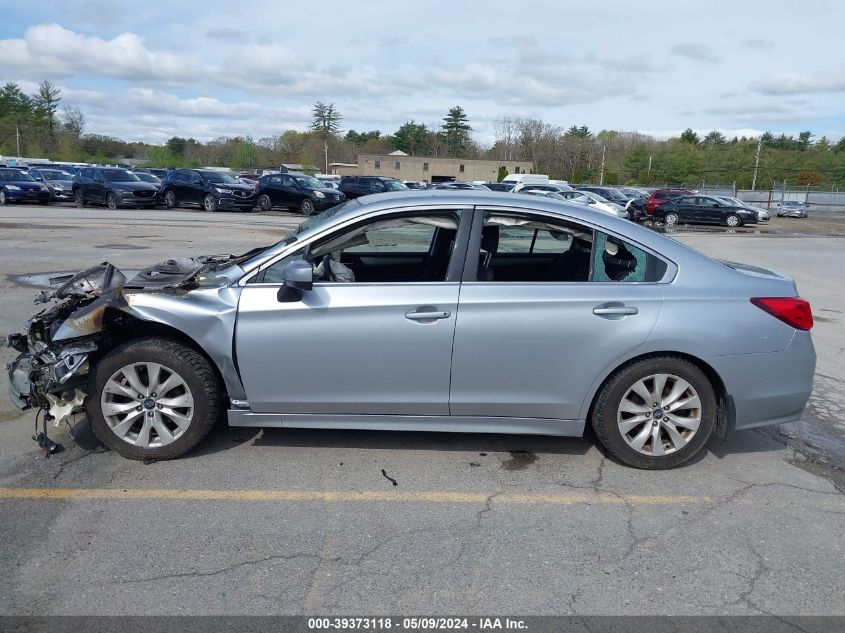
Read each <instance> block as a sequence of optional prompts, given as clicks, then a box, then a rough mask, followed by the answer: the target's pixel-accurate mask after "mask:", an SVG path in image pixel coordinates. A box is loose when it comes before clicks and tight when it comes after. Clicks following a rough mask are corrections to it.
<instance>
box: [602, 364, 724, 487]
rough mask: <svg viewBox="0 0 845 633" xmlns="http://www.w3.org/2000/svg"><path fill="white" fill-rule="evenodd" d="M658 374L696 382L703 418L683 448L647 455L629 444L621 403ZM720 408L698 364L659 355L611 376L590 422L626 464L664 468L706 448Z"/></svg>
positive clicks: (692, 383) (618, 457)
mask: <svg viewBox="0 0 845 633" xmlns="http://www.w3.org/2000/svg"><path fill="white" fill-rule="evenodd" d="M654 374H672V375H674V376H678V377H680V378H682V379H683V380H685V381H687V382H688V383H689V384H690V385H692V387H693V388H694V389H695V391H696V392H697V393H698V397H699V400H700V401H701V422H700V424H699V427H698V429H697V430H696V431H695V434H694V435H693V436H692V438H691V439H690V441H689V442H688V443H687V444H686V445H685V446H683V448H680V449H678V450H676V451H675V452H672V453H668V454H666V455H662V456H650V455H645V454H643V453H641V452H639V451H637V450H636V449H634V448H632V447H631V446H629V445H628V443H627V442H626V441H625V439H624V438H623V436H622V431H621V430H620V429H619V426H618V422H617V412H618V408H619V405H620V403H621V402H622V399H623V398H624V397H625V394H626V393H628V390H629V389H631V387H632V386H633V385H634V384H636V383H637V382H638V381H640V380H642V379H644V378H646V377H648V376H652V375H654ZM716 409H717V400H716V393H715V391H714V390H713V386H712V385H711V384H710V380H709V379H708V378H707V376H706V375H705V374H704V372H703V371H701V369H699V368H698V366H696V365H695V364H694V363H692V362H690V361H688V360H686V359H683V358H678V357H674V356H656V357H651V358H645V359H643V360H640V361H636V362H634V363H631V364H630V365H626V366H624V367H622V368H621V369H619V370H618V371H617V372H616V373H614V374H613V375H611V376H610V378H608V379H607V381H606V382H605V384H604V386H603V387H602V389H601V391H600V392H599V394H598V397H597V398H596V400H595V404H594V406H593V414H592V417H591V419H590V423H591V424H592V426H593V430H594V431H595V433H596V436H597V437H598V438H599V441H600V442H601V443H602V445H603V446H604V447H605V448H606V449H607V451H608V452H609V453H610V454H611V455H613V456H614V457H615V458H616V459H618V460H619V461H620V462H622V463H623V464H627V465H628V466H633V467H634V468H642V469H646V470H664V469H667V468H674V467H676V466H680V465H681V464H683V463H684V462H687V461H688V460H690V459H692V458H693V457H694V456H695V455H697V454H698V453H699V452H701V451H702V450H703V449H704V446H705V444H706V443H707V440H708V439H709V437H710V434H711V433H712V431H713V427H714V425H715V423H716ZM656 417H657V416H656V414H655V418H656ZM661 417H662V414H661ZM655 426H656V423H655Z"/></svg>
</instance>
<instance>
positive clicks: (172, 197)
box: [164, 191, 179, 209]
mask: <svg viewBox="0 0 845 633" xmlns="http://www.w3.org/2000/svg"><path fill="white" fill-rule="evenodd" d="M164 206H165V207H167V208H168V209H175V208H176V207H178V206H179V204H178V202H176V194H175V193H173V191H168V192H167V193H165V194H164Z"/></svg>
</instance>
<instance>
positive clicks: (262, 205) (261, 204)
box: [258, 193, 273, 211]
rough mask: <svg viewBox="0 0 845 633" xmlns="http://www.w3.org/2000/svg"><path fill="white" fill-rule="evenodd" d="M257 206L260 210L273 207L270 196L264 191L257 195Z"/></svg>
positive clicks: (267, 209) (268, 209)
mask: <svg viewBox="0 0 845 633" xmlns="http://www.w3.org/2000/svg"><path fill="white" fill-rule="evenodd" d="M258 208H259V209H261V210H262V211H270V210H272V209H273V202H272V201H271V200H270V196H268V195H267V194H266V193H262V194H261V195H260V196H258Z"/></svg>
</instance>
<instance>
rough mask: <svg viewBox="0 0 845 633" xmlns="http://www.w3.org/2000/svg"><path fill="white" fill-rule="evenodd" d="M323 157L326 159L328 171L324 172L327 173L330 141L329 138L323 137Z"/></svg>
mask: <svg viewBox="0 0 845 633" xmlns="http://www.w3.org/2000/svg"><path fill="white" fill-rule="evenodd" d="M323 157H324V158H325V161H326V171H325V172H323V173H325V174H327V173H329V141H328V140H327V139H323Z"/></svg>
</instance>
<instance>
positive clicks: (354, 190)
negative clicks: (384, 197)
mask: <svg viewBox="0 0 845 633" xmlns="http://www.w3.org/2000/svg"><path fill="white" fill-rule="evenodd" d="M338 189H340V190H341V191H342V192H343V195H345V196H346V197H347V198H349V199H350V200H351V199H352V198H358V197H360V196H367V195H369V194H371V193H384V192H385V191H407V190H408V188H407V187H406V186H405V185H403V184H402V182H401V181H399V180H396V178H390V177H389V176H344V177H343V178H341V180H340V185H338Z"/></svg>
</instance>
